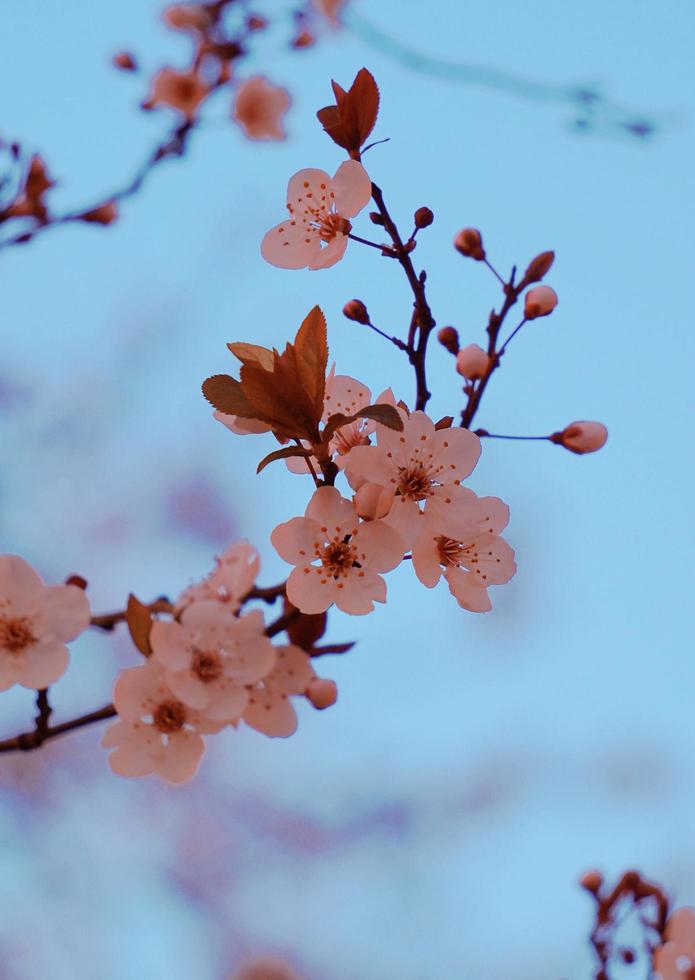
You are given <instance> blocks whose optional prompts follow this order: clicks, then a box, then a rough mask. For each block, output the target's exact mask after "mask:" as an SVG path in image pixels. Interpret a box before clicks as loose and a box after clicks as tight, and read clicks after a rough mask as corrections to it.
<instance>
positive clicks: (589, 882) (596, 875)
mask: <svg viewBox="0 0 695 980" xmlns="http://www.w3.org/2000/svg"><path fill="white" fill-rule="evenodd" d="M579 884H580V885H581V887H582V888H586V890H587V891H588V892H593V894H594V895H595V894H596V892H597V891H598V890H599V888H600V887H601V885H602V884H603V875H602V874H601V872H600V871H587V872H586V874H583V875H582V876H581V878H580V879H579Z"/></svg>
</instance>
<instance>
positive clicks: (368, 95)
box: [348, 68, 379, 146]
mask: <svg viewBox="0 0 695 980" xmlns="http://www.w3.org/2000/svg"><path fill="white" fill-rule="evenodd" d="M348 99H349V100H350V103H351V105H352V106H353V107H354V110H353V111H354V113H355V116H356V119H357V127H358V130H359V139H360V146H363V145H364V143H366V142H367V139H368V137H369V134H370V133H371V131H372V130H373V129H374V125H375V123H376V119H377V116H378V115H379V88H378V86H377V84H376V81H375V80H374V76H373V75H372V73H371V72H370V71H367V69H366V68H360V70H359V71H358V72H357V76H356V77H355V81H354V82H353V83H352V85H351V87H350V91H349V93H348Z"/></svg>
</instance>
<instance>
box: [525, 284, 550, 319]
mask: <svg viewBox="0 0 695 980" xmlns="http://www.w3.org/2000/svg"><path fill="white" fill-rule="evenodd" d="M556 306H557V293H556V292H555V290H554V289H551V288H550V286H535V287H534V288H533V289H529V291H528V292H527V293H526V296H525V297H524V316H525V317H526V319H527V320H535V319H536V317H539V316H548V314H549V313H552V312H553V310H554V309H555V307H556Z"/></svg>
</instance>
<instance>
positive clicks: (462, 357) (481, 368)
mask: <svg viewBox="0 0 695 980" xmlns="http://www.w3.org/2000/svg"><path fill="white" fill-rule="evenodd" d="M489 367H490V358H489V357H488V355H487V353H486V352H485V351H484V350H483V349H482V347H479V346H478V344H469V345H468V347H462V348H461V350H460V351H459V352H458V354H457V355H456V370H457V371H458V373H459V374H460V375H462V376H463V377H464V378H467V379H468V380H469V381H475V380H477V379H478V378H482V377H484V375H485V374H486V373H487V371H488V369H489Z"/></svg>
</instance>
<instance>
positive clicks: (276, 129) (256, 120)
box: [232, 75, 291, 140]
mask: <svg viewBox="0 0 695 980" xmlns="http://www.w3.org/2000/svg"><path fill="white" fill-rule="evenodd" d="M290 102H291V99H290V94H289V92H288V91H287V89H285V88H281V87H280V86H278V85H273V84H272V82H269V81H268V79H267V78H264V77H263V76H262V75H256V76H254V77H253V78H249V79H247V80H246V81H245V82H242V83H241V85H240V86H239V88H238V89H237V94H236V99H235V100H234V111H233V113H232V115H233V117H234V119H235V120H236V121H237V122H238V123H239V125H240V126H241V128H242V129H243V130H244V134H245V135H246V136H247V137H248V138H249V139H250V140H284V139H285V136H286V133H285V130H284V128H283V125H282V118H283V116H284V115H285V113H286V112H287V110H288V109H289V107H290Z"/></svg>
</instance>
